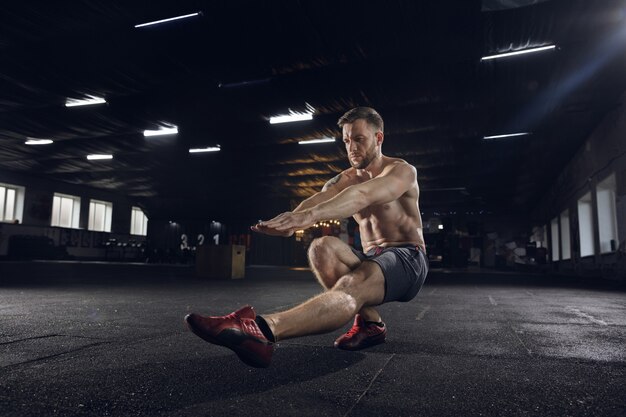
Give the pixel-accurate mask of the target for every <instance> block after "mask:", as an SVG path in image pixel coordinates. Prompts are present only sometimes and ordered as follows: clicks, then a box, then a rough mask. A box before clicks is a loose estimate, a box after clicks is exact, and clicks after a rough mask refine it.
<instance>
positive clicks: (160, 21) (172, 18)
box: [135, 12, 200, 28]
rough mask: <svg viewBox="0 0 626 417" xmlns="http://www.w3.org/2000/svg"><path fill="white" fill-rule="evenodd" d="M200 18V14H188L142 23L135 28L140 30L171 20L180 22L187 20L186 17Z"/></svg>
mask: <svg viewBox="0 0 626 417" xmlns="http://www.w3.org/2000/svg"><path fill="white" fill-rule="evenodd" d="M194 16H200V12H196V13H190V14H186V15H183V16H176V17H170V18H168V19H161V20H155V21H153V22H147V23H142V24H140V25H135V27H136V28H141V27H144V26H151V25H158V24H159V23H165V22H171V21H172V20H180V19H187V18H188V17H194Z"/></svg>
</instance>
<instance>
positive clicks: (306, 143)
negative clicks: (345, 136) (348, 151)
mask: <svg viewBox="0 0 626 417" xmlns="http://www.w3.org/2000/svg"><path fill="white" fill-rule="evenodd" d="M334 141H335V138H321V139H311V140H301V141H300V142H298V143H299V144H300V145H310V144H312V143H328V142H334Z"/></svg>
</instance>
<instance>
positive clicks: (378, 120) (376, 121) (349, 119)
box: [337, 107, 384, 132]
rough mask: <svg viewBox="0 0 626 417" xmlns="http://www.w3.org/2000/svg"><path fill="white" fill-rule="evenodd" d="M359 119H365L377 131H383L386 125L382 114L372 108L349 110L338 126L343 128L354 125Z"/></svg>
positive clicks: (340, 119) (338, 122)
mask: <svg viewBox="0 0 626 417" xmlns="http://www.w3.org/2000/svg"><path fill="white" fill-rule="evenodd" d="M357 119H364V120H365V121H366V122H367V124H369V125H370V126H372V127H374V128H375V129H376V131H381V132H382V131H383V127H384V123H383V118H382V117H380V114H378V112H377V111H376V110H374V109H373V108H371V107H355V108H353V109H352V110H348V111H347V112H346V113H345V114H344V115H343V116H341V117H340V118H339V120H338V121H337V125H338V126H339V127H340V128H343V125H345V124H347V123H354V121H355V120H357Z"/></svg>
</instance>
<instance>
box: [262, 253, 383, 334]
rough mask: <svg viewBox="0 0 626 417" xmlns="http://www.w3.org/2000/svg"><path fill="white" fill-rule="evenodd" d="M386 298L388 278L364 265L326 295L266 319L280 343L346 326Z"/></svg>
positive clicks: (369, 264) (376, 269)
mask: <svg viewBox="0 0 626 417" xmlns="http://www.w3.org/2000/svg"><path fill="white" fill-rule="evenodd" d="M384 296H385V278H384V276H383V273H382V270H381V269H380V266H378V265H377V264H376V263H374V262H363V263H362V264H361V265H359V266H358V267H357V268H356V269H355V270H353V271H351V272H349V273H347V274H345V275H344V276H342V277H341V278H339V279H338V280H337V283H336V284H335V285H334V286H333V287H332V288H331V289H330V290H328V291H326V292H324V293H323V294H320V295H318V296H317V297H314V298H312V299H310V300H308V301H306V302H304V303H302V304H300V305H299V306H296V307H294V308H292V309H290V310H287V311H284V312H280V313H274V314H268V315H264V316H263V318H264V319H265V321H266V322H267V324H268V325H269V327H270V329H271V331H272V333H273V335H274V338H275V339H276V340H282V339H289V338H292V337H298V336H305V335H310V334H318V333H327V332H330V331H333V330H335V329H338V328H340V327H341V326H343V325H344V324H346V323H347V322H348V321H350V320H351V319H352V318H353V317H354V316H355V314H356V313H357V312H358V311H359V310H361V309H362V308H363V307H368V306H374V305H378V304H380V303H381V302H382V301H383V298H384Z"/></svg>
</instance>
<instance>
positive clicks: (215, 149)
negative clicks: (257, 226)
mask: <svg viewBox="0 0 626 417" xmlns="http://www.w3.org/2000/svg"><path fill="white" fill-rule="evenodd" d="M219 151H220V146H219V145H217V146H209V147H207V148H192V149H189V153H201V152H219Z"/></svg>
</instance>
